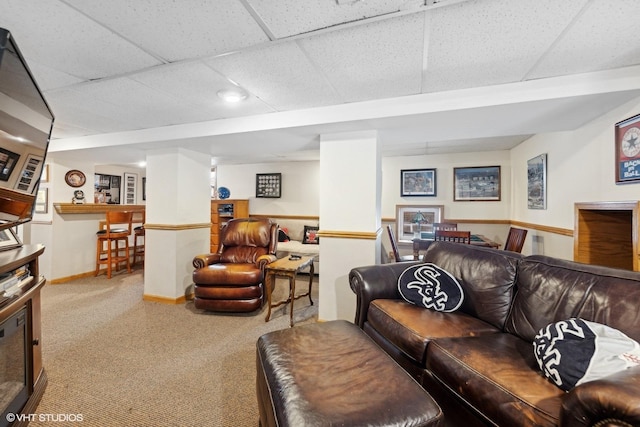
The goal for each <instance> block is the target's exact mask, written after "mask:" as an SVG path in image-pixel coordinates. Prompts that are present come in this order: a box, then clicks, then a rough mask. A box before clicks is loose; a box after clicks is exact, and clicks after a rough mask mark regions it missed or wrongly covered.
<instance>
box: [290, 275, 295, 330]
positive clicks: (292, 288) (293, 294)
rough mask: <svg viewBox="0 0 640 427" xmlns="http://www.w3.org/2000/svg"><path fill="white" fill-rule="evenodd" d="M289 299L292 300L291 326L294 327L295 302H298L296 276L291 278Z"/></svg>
mask: <svg viewBox="0 0 640 427" xmlns="http://www.w3.org/2000/svg"><path fill="white" fill-rule="evenodd" d="M289 298H290V299H291V312H290V313H289V326H290V327H293V302H294V301H295V300H296V274H295V273H294V274H293V276H289Z"/></svg>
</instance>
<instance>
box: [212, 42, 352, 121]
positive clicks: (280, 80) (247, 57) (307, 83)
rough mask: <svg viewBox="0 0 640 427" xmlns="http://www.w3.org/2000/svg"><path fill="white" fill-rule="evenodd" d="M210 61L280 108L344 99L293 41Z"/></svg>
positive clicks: (307, 106)
mask: <svg viewBox="0 0 640 427" xmlns="http://www.w3.org/2000/svg"><path fill="white" fill-rule="evenodd" d="M206 62H207V64H209V65H210V66H211V67H212V68H214V69H215V70H218V71H219V72H220V73H222V74H224V75H225V76H226V77H228V78H230V79H231V80H233V81H234V82H237V83H238V84H239V85H240V86H242V87H244V88H245V89H247V90H248V91H250V92H251V93H252V94H253V95H255V96H257V97H258V98H260V99H262V100H263V101H264V102H265V103H267V104H268V105H270V106H271V107H273V108H274V109H276V110H278V111H285V110H293V109H298V108H309V107H318V106H324V105H331V104H338V103H340V102H341V100H340V98H339V97H338V96H337V94H336V93H335V91H334V90H333V88H332V87H331V85H329V84H328V82H327V80H326V79H325V78H324V76H323V75H322V74H321V73H319V72H318V69H317V68H315V67H314V66H313V65H312V64H311V63H310V62H309V60H308V59H307V57H306V56H305V55H304V53H303V52H302V51H301V50H300V48H299V47H298V45H297V44H296V42H293V41H292V42H286V43H280V44H276V45H272V46H269V47H266V48H263V49H252V50H245V51H243V52H240V53H238V54H235V55H227V56H222V57H217V58H213V59H210V60H208V61H206Z"/></svg>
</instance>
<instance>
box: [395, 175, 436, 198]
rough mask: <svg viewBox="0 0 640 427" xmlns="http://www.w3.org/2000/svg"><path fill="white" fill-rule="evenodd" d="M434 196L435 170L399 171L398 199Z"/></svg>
mask: <svg viewBox="0 0 640 427" xmlns="http://www.w3.org/2000/svg"><path fill="white" fill-rule="evenodd" d="M435 195H436V170H435V169H403V170H401V171H400V197H413V196H435Z"/></svg>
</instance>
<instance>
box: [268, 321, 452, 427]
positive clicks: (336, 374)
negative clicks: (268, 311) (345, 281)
mask: <svg viewBox="0 0 640 427" xmlns="http://www.w3.org/2000/svg"><path fill="white" fill-rule="evenodd" d="M256 356H257V359H256V367H257V377H256V391H257V395H258V406H259V411H260V425H261V426H262V427H271V426H291V427H299V426H305V427H306V426H328V425H335V426H337V425H339V426H366V425H375V426H398V425H405V426H416V427H417V426H440V425H442V424H443V423H444V419H443V414H442V411H441V410H440V407H439V406H438V405H437V404H436V403H435V402H434V401H433V399H432V398H431V396H430V395H429V394H428V393H427V392H426V391H425V390H424V389H423V388H422V387H420V385H418V383H417V382H415V381H414V379H413V378H411V377H410V376H409V375H408V374H407V373H406V372H405V371H404V370H403V369H402V368H400V366H398V365H397V364H396V362H395V361H394V360H393V359H391V357H389V356H388V355H387V354H386V353H385V352H384V351H382V350H381V349H380V348H379V347H378V346H377V345H376V344H375V343H374V342H373V341H372V340H371V339H370V338H369V337H368V336H366V335H365V334H364V333H363V332H362V330H361V329H360V328H358V327H357V326H356V325H354V324H352V323H349V322H347V321H344V320H335V321H331V322H325V323H315V324H310V325H303V326H298V327H295V328H290V329H286V330H281V331H275V332H270V333H267V334H265V335H263V336H261V337H260V338H259V339H258V342H257V355H256Z"/></svg>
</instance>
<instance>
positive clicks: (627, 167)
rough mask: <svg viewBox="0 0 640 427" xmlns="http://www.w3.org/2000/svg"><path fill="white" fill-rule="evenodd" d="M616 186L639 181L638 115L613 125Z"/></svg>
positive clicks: (639, 138) (639, 116) (639, 131)
mask: <svg viewBox="0 0 640 427" xmlns="http://www.w3.org/2000/svg"><path fill="white" fill-rule="evenodd" d="M615 140H616V141H615V143H616V156H615V158H616V184H624V183H627V182H636V181H640V114H638V115H637V116H633V117H630V118H628V119H626V120H623V121H621V122H618V123H616V124H615Z"/></svg>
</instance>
